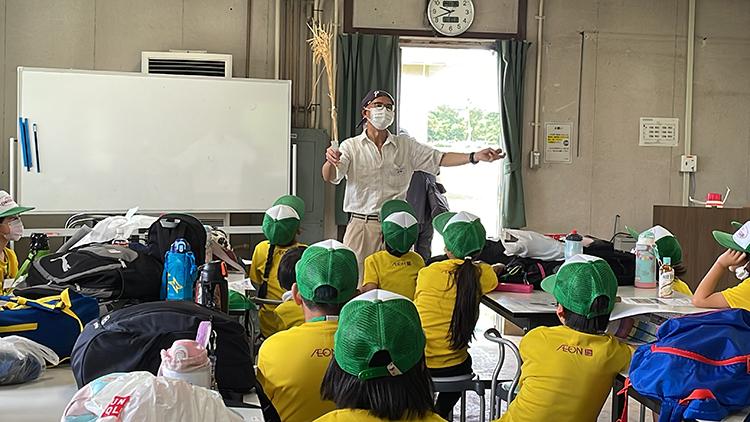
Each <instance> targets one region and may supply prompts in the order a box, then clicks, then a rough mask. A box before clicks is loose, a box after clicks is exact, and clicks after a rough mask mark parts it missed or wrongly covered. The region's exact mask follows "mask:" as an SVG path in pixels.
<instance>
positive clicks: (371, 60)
mask: <svg viewBox="0 0 750 422" xmlns="http://www.w3.org/2000/svg"><path fill="white" fill-rule="evenodd" d="M338 41H339V45H338V63H337V71H336V73H337V75H336V78H337V79H336V97H337V98H336V109H337V111H338V127H339V139H340V140H342V141H343V140H344V139H346V138H350V137H352V136H356V135H359V134H360V133H361V131H362V128H361V127H357V124H359V122H360V120H361V119H362V115H361V113H360V109H359V105H360V101H362V98H363V97H364V96H365V95H366V94H367V92H368V91H370V90H371V89H384V90H386V91H388V92H390V93H391V94H392V95H393V96H394V97H395V96H396V95H398V93H397V92H396V91H397V87H398V74H399V49H398V37H395V36H389V35H368V34H342V35H339V39H338ZM396 100H397V101H398V99H396ZM397 127H398V122H395V123H394V125H393V126H391V130H394V129H393V128H397ZM345 186H346V181H343V182H341V184H339V185H338V186H337V187H336V224H338V225H345V224H347V223H348V222H349V217H348V215H347V214H346V213H345V212H344V211H343V204H344V190H345Z"/></svg>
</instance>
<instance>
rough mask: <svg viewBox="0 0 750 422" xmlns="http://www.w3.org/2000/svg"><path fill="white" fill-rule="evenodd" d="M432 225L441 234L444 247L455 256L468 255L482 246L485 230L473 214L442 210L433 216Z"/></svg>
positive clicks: (460, 257) (485, 234)
mask: <svg viewBox="0 0 750 422" xmlns="http://www.w3.org/2000/svg"><path fill="white" fill-rule="evenodd" d="M432 226H433V227H434V228H435V230H437V232H438V233H440V234H441V235H442V236H443V240H444V241H445V248H446V249H448V250H449V251H450V252H451V253H452V254H453V255H454V256H455V257H456V258H459V259H462V258H466V257H469V256H471V255H473V254H475V253H477V252H479V251H481V250H482V248H484V243H485V241H486V239H485V238H486V237H487V232H486V231H485V230H484V226H483V225H482V222H481V221H480V220H479V217H477V216H476V215H474V214H470V213H468V212H465V211H461V212H444V213H442V214H440V215H438V216H437V217H435V219H434V220H433V221H432Z"/></svg>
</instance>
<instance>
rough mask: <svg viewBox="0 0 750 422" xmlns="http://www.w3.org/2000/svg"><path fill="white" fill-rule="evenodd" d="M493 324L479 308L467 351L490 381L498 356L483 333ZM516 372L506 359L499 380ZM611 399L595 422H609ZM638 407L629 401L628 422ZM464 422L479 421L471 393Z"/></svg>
mask: <svg viewBox="0 0 750 422" xmlns="http://www.w3.org/2000/svg"><path fill="white" fill-rule="evenodd" d="M494 324H495V314H494V313H493V312H492V311H490V310H489V309H487V308H485V307H484V306H482V307H481V312H480V317H479V322H478V323H477V328H476V331H475V334H476V339H475V340H474V342H473V343H472V346H471V349H469V352H470V353H471V358H472V361H473V367H474V372H475V373H476V374H477V375H479V376H480V377H481V378H482V379H490V378H491V377H492V370H493V369H494V368H495V365H496V363H497V354H498V348H497V345H495V344H494V343H490V342H489V341H488V340H486V339H485V338H484V332H485V331H486V330H487V329H489V328H492V327H493V326H494ZM507 338H509V339H511V340H513V341H514V342H515V343H516V344H518V342H519V341H520V340H521V338H520V337H510V336H508V337H507ZM515 370H516V362H515V361H514V359H513V358H511V357H510V356H508V357H506V363H505V365H504V367H503V369H502V371H501V372H500V378H501V379H510V378H512V377H513V373H514V372H515ZM487 394H488V396H487V398H486V399H487V407H488V410H487V412H488V415H489V391H488V392H487ZM611 406H612V404H611V397H609V398H607V402H606V403H605V404H604V407H603V408H602V412H601V413H600V414H599V419H598V420H597V422H610V421H611V420H612V419H611V416H610V409H611ZM639 406H640V405H639V404H638V403H637V402H635V401H634V400H632V399H631V401H630V406H629V408H630V414H629V415H628V419H629V421H628V422H638V421H639V409H640V407H639ZM649 413H650V412H649V411H647V415H646V419H645V420H646V421H648V422H650V421H651V417H650V415H649ZM459 414H460V406H459V405H456V408H455V410H454V420H456V421H458V420H459ZM466 415H467V417H466V420H467V421H468V422H478V421H479V399H478V397H477V396H476V395H475V394H473V393H468V394H467V411H466Z"/></svg>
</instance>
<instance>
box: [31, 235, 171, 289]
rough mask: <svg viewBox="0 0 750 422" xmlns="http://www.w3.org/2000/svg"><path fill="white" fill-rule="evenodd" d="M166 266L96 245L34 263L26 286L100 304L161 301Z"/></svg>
mask: <svg viewBox="0 0 750 422" xmlns="http://www.w3.org/2000/svg"><path fill="white" fill-rule="evenodd" d="M162 269H163V268H162V264H161V263H160V262H159V261H157V260H155V259H153V258H152V257H150V256H149V255H146V254H144V253H141V252H136V251H134V250H132V249H129V248H128V247H126V246H119V245H108V244H93V245H86V246H81V247H79V248H76V249H73V250H71V251H68V252H61V253H54V254H50V255H46V256H44V257H42V258H40V259H39V260H37V261H34V262H33V264H32V265H31V269H30V270H29V276H28V278H27V279H26V283H27V285H29V286H39V285H47V286H48V287H49V288H51V289H55V290H58V291H62V290H64V289H66V288H71V290H74V291H75V292H77V293H80V294H82V295H85V296H91V297H94V298H97V299H99V300H100V301H108V300H119V299H138V300H143V301H150V300H159V288H160V284H161V283H160V282H161V276H162Z"/></svg>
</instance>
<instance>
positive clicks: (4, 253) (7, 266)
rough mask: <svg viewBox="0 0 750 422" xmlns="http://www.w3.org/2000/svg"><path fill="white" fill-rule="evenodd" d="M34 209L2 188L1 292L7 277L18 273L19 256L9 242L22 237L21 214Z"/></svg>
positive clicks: (0, 206) (0, 223)
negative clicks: (22, 203)
mask: <svg viewBox="0 0 750 422" xmlns="http://www.w3.org/2000/svg"><path fill="white" fill-rule="evenodd" d="M33 209H34V208H30V207H21V206H19V205H18V204H17V203H16V201H14V200H13V198H12V197H11V196H10V194H9V193H8V192H6V191H4V190H0V292H2V291H3V290H4V286H3V282H4V281H5V279H6V278H15V277H16V275H17V274H18V258H17V257H16V253H15V252H13V250H12V249H10V248H9V247H8V243H10V242H16V241H18V240H20V239H21V236H23V223H22V222H21V218H20V217H19V216H20V215H21V214H22V213H25V212H26V211H31V210H33Z"/></svg>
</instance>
